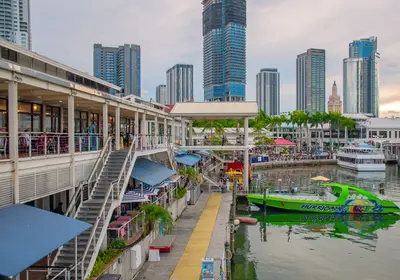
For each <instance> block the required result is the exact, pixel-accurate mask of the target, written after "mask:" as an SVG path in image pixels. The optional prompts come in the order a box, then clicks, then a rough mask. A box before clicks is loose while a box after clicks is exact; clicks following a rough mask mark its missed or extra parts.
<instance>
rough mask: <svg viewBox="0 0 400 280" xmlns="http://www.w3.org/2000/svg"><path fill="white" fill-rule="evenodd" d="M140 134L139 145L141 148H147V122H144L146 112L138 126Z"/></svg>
mask: <svg viewBox="0 0 400 280" xmlns="http://www.w3.org/2000/svg"><path fill="white" fill-rule="evenodd" d="M140 134H141V135H142V141H141V145H142V147H143V148H145V149H146V148H147V138H148V137H147V122H146V111H145V112H144V113H143V114H142V121H141V124H140Z"/></svg>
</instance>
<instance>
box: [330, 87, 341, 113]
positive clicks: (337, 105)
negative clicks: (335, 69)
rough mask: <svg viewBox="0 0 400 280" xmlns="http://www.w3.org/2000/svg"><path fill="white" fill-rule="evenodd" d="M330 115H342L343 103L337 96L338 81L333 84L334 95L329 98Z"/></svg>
mask: <svg viewBox="0 0 400 280" xmlns="http://www.w3.org/2000/svg"><path fill="white" fill-rule="evenodd" d="M328 113H342V101H341V100H340V96H339V95H338V94H337V85H336V81H334V82H333V86H332V95H331V96H329V100H328Z"/></svg>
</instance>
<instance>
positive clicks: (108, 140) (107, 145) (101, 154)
mask: <svg viewBox="0 0 400 280" xmlns="http://www.w3.org/2000/svg"><path fill="white" fill-rule="evenodd" d="M110 142H111V137H108V138H107V141H106V142H105V143H104V147H103V149H102V150H101V153H100V156H99V157H98V158H97V160H96V163H95V164H94V166H93V169H92V172H90V175H89V178H88V180H87V181H88V183H91V182H92V177H93V176H94V175H95V170H96V168H97V166H98V165H99V163H100V159H101V158H103V157H104V154H105V152H106V150H107V148H108V147H109V144H110ZM103 164H104V161H103Z"/></svg>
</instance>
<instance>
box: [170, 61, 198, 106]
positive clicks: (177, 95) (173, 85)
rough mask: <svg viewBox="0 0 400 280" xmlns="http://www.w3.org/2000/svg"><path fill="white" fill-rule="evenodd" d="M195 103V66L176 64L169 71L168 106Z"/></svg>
mask: <svg viewBox="0 0 400 280" xmlns="http://www.w3.org/2000/svg"><path fill="white" fill-rule="evenodd" d="M191 101H193V65H189V64H176V65H174V66H173V67H171V68H170V69H168V70H167V104H171V105H172V104H175V103H177V102H191Z"/></svg>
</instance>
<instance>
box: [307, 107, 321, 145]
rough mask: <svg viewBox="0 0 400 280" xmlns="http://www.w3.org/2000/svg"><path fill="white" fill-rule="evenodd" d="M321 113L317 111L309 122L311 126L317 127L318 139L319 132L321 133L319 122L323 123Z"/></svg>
mask: <svg viewBox="0 0 400 280" xmlns="http://www.w3.org/2000/svg"><path fill="white" fill-rule="evenodd" d="M320 114H321V113H320V112H317V113H315V114H313V115H311V116H310V119H309V123H310V124H311V127H315V128H316V129H317V132H316V139H318V138H319V137H318V134H319V133H318V128H319V124H320V123H321V115H320Z"/></svg>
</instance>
